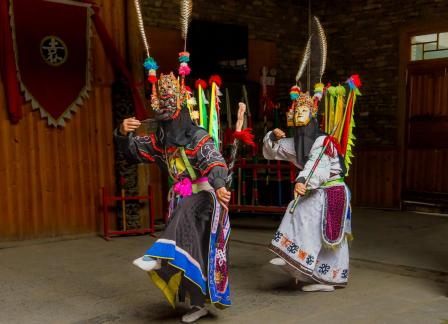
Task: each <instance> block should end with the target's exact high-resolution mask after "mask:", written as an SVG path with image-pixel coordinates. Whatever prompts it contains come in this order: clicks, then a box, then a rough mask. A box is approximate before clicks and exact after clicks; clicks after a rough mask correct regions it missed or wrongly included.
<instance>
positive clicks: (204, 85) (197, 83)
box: [195, 79, 207, 90]
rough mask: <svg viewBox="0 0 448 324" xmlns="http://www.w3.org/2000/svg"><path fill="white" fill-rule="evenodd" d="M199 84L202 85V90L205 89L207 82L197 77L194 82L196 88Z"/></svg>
mask: <svg viewBox="0 0 448 324" xmlns="http://www.w3.org/2000/svg"><path fill="white" fill-rule="evenodd" d="M199 85H200V86H201V87H202V90H205V89H206V88H207V82H205V81H204V80H202V79H197V80H196V84H195V86H196V89H198V88H199Z"/></svg>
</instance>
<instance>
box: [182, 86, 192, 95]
mask: <svg viewBox="0 0 448 324" xmlns="http://www.w3.org/2000/svg"><path fill="white" fill-rule="evenodd" d="M184 89H185V91H187V92H188V93H193V91H191V88H190V87H189V86H187V85H186V86H184Z"/></svg>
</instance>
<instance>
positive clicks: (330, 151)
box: [324, 135, 343, 157]
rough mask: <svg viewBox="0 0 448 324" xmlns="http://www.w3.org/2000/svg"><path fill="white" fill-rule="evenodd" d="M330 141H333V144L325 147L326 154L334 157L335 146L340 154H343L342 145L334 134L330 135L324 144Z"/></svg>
mask: <svg viewBox="0 0 448 324" xmlns="http://www.w3.org/2000/svg"><path fill="white" fill-rule="evenodd" d="M328 141H330V142H331V144H333V145H331V144H328V146H327V148H326V149H325V154H326V155H328V156H331V157H334V155H335V152H334V150H333V147H334V148H336V152H337V153H338V154H339V155H340V156H343V154H342V151H341V146H340V145H339V142H338V140H337V139H336V138H334V137H333V136H330V135H328V136H327V137H326V138H325V140H324V146H325V145H327V143H328Z"/></svg>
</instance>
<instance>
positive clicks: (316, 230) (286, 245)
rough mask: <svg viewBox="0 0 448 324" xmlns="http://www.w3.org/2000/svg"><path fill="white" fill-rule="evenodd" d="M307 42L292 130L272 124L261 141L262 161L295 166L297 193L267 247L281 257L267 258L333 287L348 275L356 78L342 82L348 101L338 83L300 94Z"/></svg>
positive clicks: (320, 287)
mask: <svg viewBox="0 0 448 324" xmlns="http://www.w3.org/2000/svg"><path fill="white" fill-rule="evenodd" d="M315 23H316V25H317V30H318V36H319V38H320V41H321V56H322V57H323V59H322V62H321V69H320V78H322V75H323V72H324V70H325V58H326V43H325V35H324V33H323V29H322V26H321V25H320V22H319V21H318V19H317V18H315ZM310 44H311V38H310V40H309V41H308V44H307V47H306V49H305V53H304V56H303V59H302V63H301V66H300V68H299V72H298V73H297V76H296V85H295V86H293V87H292V88H291V91H290V96H291V100H292V105H291V108H290V110H289V111H288V113H287V120H288V126H293V127H294V136H293V137H290V138H286V136H285V133H284V132H283V131H282V130H280V129H275V130H273V131H271V132H268V133H267V134H266V136H265V138H264V140H263V155H264V157H265V158H266V159H269V160H284V161H289V162H291V163H293V164H294V165H295V166H296V167H297V168H298V169H299V170H300V173H299V175H298V177H297V178H296V184H295V188H294V195H295V197H297V198H296V199H295V200H293V201H291V203H290V204H289V205H288V207H287V210H286V213H285V215H284V217H283V220H282V222H281V225H280V227H279V228H278V230H277V232H276V233H275V236H274V239H273V240H272V242H271V244H270V246H269V249H270V250H271V251H272V252H274V253H275V254H276V255H277V256H278V257H277V258H275V259H273V260H271V263H272V264H274V265H277V266H281V267H282V268H283V269H284V270H286V271H287V272H288V273H289V274H290V275H292V276H293V277H294V278H295V279H296V281H301V282H304V283H306V285H304V286H303V287H302V290H303V291H333V290H334V289H335V287H344V286H345V285H346V284H347V281H348V276H349V246H348V241H349V240H350V239H351V238H352V234H351V208H350V191H349V189H348V187H347V185H346V184H345V183H344V177H345V176H346V175H347V170H348V166H349V164H350V157H351V156H352V155H351V147H352V146H353V141H352V140H353V139H354V137H353V136H352V128H353V126H354V123H353V107H354V103H355V100H356V95H359V94H360V93H359V91H358V87H359V86H360V82H359V78H358V76H352V77H351V78H350V79H349V80H348V81H347V83H348V85H349V88H350V92H349V95H348V99H347V100H345V94H346V90H345V88H344V87H343V86H338V87H331V86H328V87H324V85H323V84H322V83H318V84H317V85H316V86H315V90H314V96H313V97H311V96H310V95H309V94H308V93H307V92H306V93H305V92H302V91H301V89H300V87H299V86H298V84H299V80H300V77H301V75H302V74H303V71H304V70H305V67H306V66H307V63H308V60H309V52H310ZM322 52H323V53H322ZM323 96H325V116H324V124H325V130H326V132H324V131H322V130H321V129H320V127H319V123H318V121H317V118H316V117H317V113H318V105H319V101H320V99H321V98H322V97H323ZM328 133H331V135H328ZM339 143H341V145H340V144H339ZM296 200H298V201H296Z"/></svg>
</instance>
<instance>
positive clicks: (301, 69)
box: [296, 36, 312, 85]
mask: <svg viewBox="0 0 448 324" xmlns="http://www.w3.org/2000/svg"><path fill="white" fill-rule="evenodd" d="M311 37H312V36H310V38H308V42H307V43H306V47H305V51H304V52H303V56H302V62H301V63H300V67H299V70H298V71H297V74H296V84H297V85H298V84H299V81H300V78H301V77H302V75H303V72H305V69H306V66H307V65H308V60H309V59H310V54H311Z"/></svg>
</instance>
